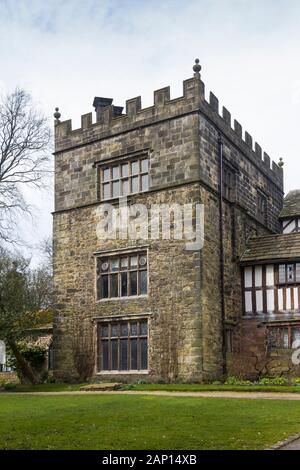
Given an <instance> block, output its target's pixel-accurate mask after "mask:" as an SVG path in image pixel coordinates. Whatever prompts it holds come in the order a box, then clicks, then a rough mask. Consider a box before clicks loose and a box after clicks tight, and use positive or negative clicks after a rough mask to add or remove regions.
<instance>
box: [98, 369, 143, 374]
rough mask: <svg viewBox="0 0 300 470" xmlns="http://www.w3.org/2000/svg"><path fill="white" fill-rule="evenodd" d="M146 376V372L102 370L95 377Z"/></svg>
mask: <svg viewBox="0 0 300 470" xmlns="http://www.w3.org/2000/svg"><path fill="white" fill-rule="evenodd" d="M141 374H144V375H147V374H149V371H148V370H103V371H101V372H97V373H96V375H141Z"/></svg>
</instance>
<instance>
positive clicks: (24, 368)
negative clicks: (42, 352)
mask: <svg viewBox="0 0 300 470" xmlns="http://www.w3.org/2000/svg"><path fill="white" fill-rule="evenodd" d="M8 345H9V347H10V349H11V350H12V352H13V354H14V356H15V358H16V361H17V363H18V366H19V367H20V370H21V372H22V374H23V375H24V377H26V378H27V379H28V380H29V381H30V382H31V383H32V385H36V384H38V383H39V382H38V380H37V378H36V377H35V375H34V373H33V370H32V368H31V366H30V364H29V363H28V362H27V361H26V359H24V357H23V356H22V354H21V353H20V351H19V348H18V346H17V343H16V342H15V341H14V340H9V341H8Z"/></svg>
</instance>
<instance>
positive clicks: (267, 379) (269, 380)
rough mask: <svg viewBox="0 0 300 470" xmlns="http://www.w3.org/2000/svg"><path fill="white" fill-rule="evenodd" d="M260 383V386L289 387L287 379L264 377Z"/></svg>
mask: <svg viewBox="0 0 300 470" xmlns="http://www.w3.org/2000/svg"><path fill="white" fill-rule="evenodd" d="M258 383H259V385H287V384H288V379H286V378H285V377H272V378H270V377H262V378H261V379H260V380H259V382H258Z"/></svg>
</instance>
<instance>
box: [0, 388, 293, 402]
mask: <svg viewBox="0 0 300 470" xmlns="http://www.w3.org/2000/svg"><path fill="white" fill-rule="evenodd" d="M0 394H1V395H41V396H58V395H78V396H90V395H154V396H164V397H194V398H197V397H199V398H201V397H202V398H245V399H252V400H259V399H261V400H296V401H299V400H300V394H298V393H281V392H168V391H163V390H156V391H146V390H145V391H142V390H141V391H138V390H124V391H121V390H118V391H117V390H113V391H112V390H111V391H92V392H87V391H63V392H0Z"/></svg>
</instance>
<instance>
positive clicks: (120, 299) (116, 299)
mask: <svg viewBox="0 0 300 470" xmlns="http://www.w3.org/2000/svg"><path fill="white" fill-rule="evenodd" d="M147 298H148V295H146V294H141V295H131V296H128V297H110V298H109V299H99V300H96V303H97V304H100V303H102V302H110V301H113V302H116V301H124V300H125V301H128V300H136V299H147Z"/></svg>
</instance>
